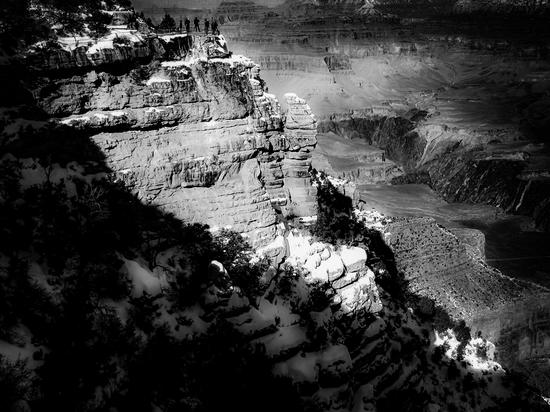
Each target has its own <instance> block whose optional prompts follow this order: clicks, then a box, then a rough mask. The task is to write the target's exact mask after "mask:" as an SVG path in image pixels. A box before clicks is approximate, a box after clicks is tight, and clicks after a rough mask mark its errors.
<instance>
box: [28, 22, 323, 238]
mask: <svg viewBox="0 0 550 412" xmlns="http://www.w3.org/2000/svg"><path fill="white" fill-rule="evenodd" d="M115 36H116V37H114V36H113V39H111V40H107V41H103V42H99V43H97V44H94V45H90V46H79V47H76V48H74V49H72V50H69V51H67V50H51V49H48V48H47V47H43V48H40V49H38V50H32V51H31V52H29V53H28V54H27V55H26V56H25V58H24V62H25V64H28V65H30V70H31V71H32V73H33V76H32V80H31V81H29V83H28V87H29V89H30V90H31V91H32V93H33V95H34V97H35V98H36V100H37V104H38V105H39V107H40V108H41V109H42V110H44V111H45V112H46V113H47V114H48V115H49V116H52V117H55V118H57V120H58V122H60V123H62V124H65V125H68V126H71V127H74V128H77V129H79V130H81V131H84V132H86V133H88V134H90V135H91V139H92V140H93V141H94V142H95V143H96V144H97V145H98V147H99V148H100V149H101V150H102V151H103V153H104V154H105V156H106V158H107V164H108V166H109V167H110V168H111V170H112V172H113V173H114V174H115V175H116V178H117V179H120V180H122V181H124V182H125V184H126V185H128V187H130V188H131V189H132V190H133V191H134V192H135V193H137V194H138V196H139V198H140V199H142V200H144V201H146V202H149V203H152V204H155V205H159V206H161V207H162V208H163V209H164V210H166V211H169V212H171V213H173V214H174V215H175V216H176V217H178V218H180V219H183V220H185V221H189V222H201V223H208V224H209V225H211V226H215V227H231V228H232V229H233V230H236V231H238V232H241V233H245V234H246V235H247V236H249V237H250V239H251V242H252V243H253V244H254V245H261V244H265V243H268V242H269V241H271V240H272V239H273V238H274V234H275V223H276V210H279V211H280V212H282V213H283V214H284V215H296V216H309V215H314V214H315V189H314V188H313V187H312V186H311V185H310V183H309V169H310V167H311V151H312V149H313V148H314V147H315V145H316V122H315V120H314V118H313V116H312V113H311V110H310V109H309V107H308V106H307V104H306V102H305V101H304V100H302V99H299V98H298V97H296V96H295V95H290V94H289V95H287V96H286V97H285V98H286V101H287V105H288V107H289V110H288V113H283V112H282V110H281V107H280V105H279V103H278V101H277V99H276V98H275V96H274V95H271V94H268V93H267V92H266V90H265V86H264V82H263V80H262V79H261V77H260V75H259V67H258V66H257V65H256V64H255V63H254V62H252V61H251V60H249V59H247V58H245V57H240V56H232V55H231V53H230V52H229V51H228V50H227V45H226V44H225V41H224V39H223V37H207V38H200V37H198V36H197V37H195V38H192V37H191V36H186V35H173V36H164V37H162V36H161V37H157V36H155V35H148V36H144V35H143V34H140V33H136V32H132V31H121V32H119V33H116V32H115ZM116 38H126V39H128V40H127V41H125V42H121V41H120V42H119V43H117V42H114V43H113V41H114V39H116ZM109 41H110V43H109ZM174 50H176V51H178V52H179V53H180V59H179V60H174V59H173V57H174V53H173V51H174Z"/></svg>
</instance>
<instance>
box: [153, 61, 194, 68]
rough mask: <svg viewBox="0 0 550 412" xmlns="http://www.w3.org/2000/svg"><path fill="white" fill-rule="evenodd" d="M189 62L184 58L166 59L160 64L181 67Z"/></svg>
mask: <svg viewBox="0 0 550 412" xmlns="http://www.w3.org/2000/svg"><path fill="white" fill-rule="evenodd" d="M187 64H189V63H187V62H185V61H183V60H173V61H166V62H162V63H161V64H160V65H161V66H162V67H181V66H187Z"/></svg>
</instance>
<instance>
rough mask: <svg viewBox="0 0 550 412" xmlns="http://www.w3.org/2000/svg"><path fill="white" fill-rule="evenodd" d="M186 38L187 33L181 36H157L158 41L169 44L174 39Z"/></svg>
mask: <svg viewBox="0 0 550 412" xmlns="http://www.w3.org/2000/svg"><path fill="white" fill-rule="evenodd" d="M183 37H187V33H182V34H166V35H164V36H159V39H161V40H163V41H165V42H171V41H172V40H174V39H178V38H183Z"/></svg>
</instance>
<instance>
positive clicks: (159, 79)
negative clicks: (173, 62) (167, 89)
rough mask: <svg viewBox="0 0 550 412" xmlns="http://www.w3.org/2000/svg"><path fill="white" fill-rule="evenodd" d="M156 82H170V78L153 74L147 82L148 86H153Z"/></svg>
mask: <svg viewBox="0 0 550 412" xmlns="http://www.w3.org/2000/svg"><path fill="white" fill-rule="evenodd" d="M155 83H170V80H168V79H164V78H162V77H158V76H153V77H151V78H150V79H149V80H147V82H146V84H147V86H151V85H152V84H155Z"/></svg>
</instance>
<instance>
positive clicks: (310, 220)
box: [273, 116, 317, 224]
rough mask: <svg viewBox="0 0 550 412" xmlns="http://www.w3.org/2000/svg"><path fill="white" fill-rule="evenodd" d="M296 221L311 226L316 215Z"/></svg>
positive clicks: (315, 219) (315, 220)
mask: <svg viewBox="0 0 550 412" xmlns="http://www.w3.org/2000/svg"><path fill="white" fill-rule="evenodd" d="M273 117H275V116H273ZM298 221H299V222H300V223H304V224H312V223H315V222H317V215H315V216H303V217H300V218H298Z"/></svg>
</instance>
